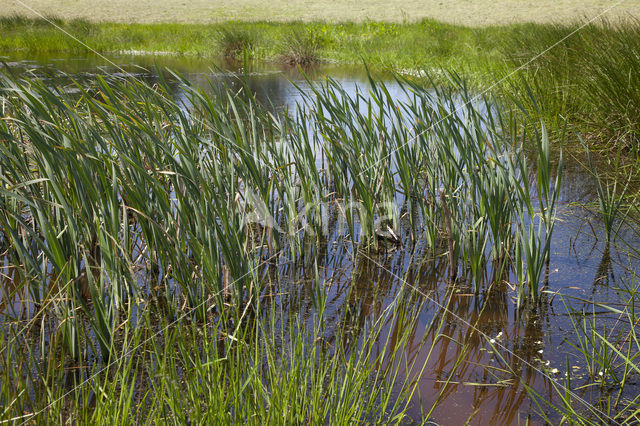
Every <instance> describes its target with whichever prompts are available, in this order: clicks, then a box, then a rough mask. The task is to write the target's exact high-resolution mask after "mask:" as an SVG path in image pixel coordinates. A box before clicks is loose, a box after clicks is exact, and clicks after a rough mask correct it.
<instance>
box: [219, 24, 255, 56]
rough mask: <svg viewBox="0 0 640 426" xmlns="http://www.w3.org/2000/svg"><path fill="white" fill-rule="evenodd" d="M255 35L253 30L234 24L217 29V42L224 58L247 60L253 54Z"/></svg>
mask: <svg viewBox="0 0 640 426" xmlns="http://www.w3.org/2000/svg"><path fill="white" fill-rule="evenodd" d="M256 42H257V37H256V34H255V32H254V31H251V30H247V29H244V28H238V27H236V26H231V25H229V26H226V27H223V28H221V29H220V30H219V33H218V44H219V45H220V51H221V54H222V56H223V57H224V58H226V59H230V60H235V61H238V60H245V61H246V60H247V59H251V58H252V57H253V55H254V48H255V45H256Z"/></svg>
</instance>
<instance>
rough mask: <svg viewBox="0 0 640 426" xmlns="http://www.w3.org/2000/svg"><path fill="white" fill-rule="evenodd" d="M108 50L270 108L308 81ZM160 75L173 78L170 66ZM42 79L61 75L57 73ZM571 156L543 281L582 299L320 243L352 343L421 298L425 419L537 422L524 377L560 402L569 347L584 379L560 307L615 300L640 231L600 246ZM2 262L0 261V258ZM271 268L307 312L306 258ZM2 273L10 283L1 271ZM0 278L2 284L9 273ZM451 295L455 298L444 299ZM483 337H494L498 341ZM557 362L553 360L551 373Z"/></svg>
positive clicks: (334, 318) (330, 316) (334, 314)
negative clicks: (467, 279)
mask: <svg viewBox="0 0 640 426" xmlns="http://www.w3.org/2000/svg"><path fill="white" fill-rule="evenodd" d="M5 60H6V61H7V62H8V64H9V66H10V67H11V68H12V69H13V70H15V71H16V72H21V73H29V72H34V73H37V74H39V75H43V73H44V71H47V72H53V71H55V70H60V71H64V73H68V74H69V75H72V76H74V77H75V78H89V79H90V78H92V77H93V76H94V75H95V74H96V73H110V74H117V73H120V74H122V75H128V74H125V73H123V71H122V70H121V69H119V68H117V67H116V66H114V65H113V64H112V63H110V62H108V61H106V60H104V59H101V58H95V57H87V58H49V57H43V58H35V59H32V60H27V59H25V58H21V57H19V56H12V57H11V58H6V59H5ZM110 60H111V61H113V62H115V63H117V64H118V65H119V66H121V67H124V68H125V69H126V71H127V73H132V74H133V75H135V77H136V78H139V79H142V80H144V81H147V82H150V83H153V82H155V81H157V80H158V78H159V76H158V74H157V72H149V71H145V70H142V69H140V68H139V67H143V68H148V69H151V68H153V66H154V65H158V66H160V67H169V68H171V69H174V70H177V71H179V72H180V73H182V75H183V76H184V77H185V78H187V79H188V80H189V81H191V82H193V83H194V84H205V83H206V84H208V83H207V79H211V80H213V81H214V82H221V83H225V84H228V85H230V86H231V87H233V86H234V85H237V84H239V83H238V80H237V79H238V78H243V79H244V81H245V82H246V84H247V86H248V87H249V88H250V89H251V90H252V91H253V92H254V93H255V94H256V96H257V98H258V99H259V100H260V101H262V102H263V103H265V104H269V105H272V107H273V110H274V111H276V112H278V111H281V110H282V109H283V108H287V107H291V106H293V105H295V103H296V102H301V101H302V97H301V93H300V91H299V90H298V89H297V88H296V87H295V85H297V86H300V87H301V88H302V90H303V91H304V90H305V87H308V82H307V80H306V79H305V78H304V77H303V76H302V75H301V74H300V73H299V72H298V71H297V70H295V69H291V68H282V67H280V66H278V65H271V66H270V65H268V64H266V65H265V64H261V65H252V66H251V67H249V68H246V69H238V68H236V70H235V71H234V72H223V71H220V70H219V69H217V68H216V66H218V65H219V64H214V63H210V62H208V61H204V60H197V59H188V58H175V57H158V58H147V57H138V56H136V57H126V56H112V57H110ZM161 73H162V74H163V76H164V77H165V78H167V79H169V81H172V80H171V78H172V77H171V75H170V74H169V73H167V72H164V71H161ZM306 77H307V78H308V79H309V80H310V81H312V82H313V81H321V80H323V79H324V78H326V77H331V78H333V79H335V80H337V81H338V82H339V83H340V84H341V85H343V87H345V88H347V89H348V90H352V91H354V92H355V90H357V87H366V85H367V77H366V72H365V70H364V69H363V68H362V67H357V66H332V65H323V66H319V67H316V68H314V69H312V70H308V73H307V76H306ZM49 78H58V79H65V78H67V77H65V76H64V75H62V74H61V73H58V74H57V75H54V77H49ZM383 78H384V76H383ZM172 87H175V93H174V96H175V97H176V98H178V99H180V98H181V96H182V94H181V93H180V90H179V86H178V85H177V84H175V86H172ZM387 87H388V89H389V90H390V92H391V93H392V94H394V96H402V95H401V93H400V90H399V88H398V86H397V85H396V84H395V83H394V81H393V80H391V79H390V78H389V80H388V81H387ZM568 157H569V159H568V160H566V166H565V173H564V178H563V188H562V201H563V203H564V205H563V207H562V210H561V218H562V220H561V221H560V222H559V223H558V224H557V225H556V229H555V231H554V237H553V242H552V251H551V252H552V255H551V260H550V264H549V275H548V284H547V286H548V289H549V290H550V291H553V292H560V293H562V294H564V295H566V296H570V297H574V298H579V299H583V300H584V301H581V300H579V299H567V298H565V299H561V297H559V296H555V297H554V296H552V295H546V296H544V298H545V299H546V300H545V301H544V302H543V303H541V305H540V307H539V308H537V309H529V310H524V311H518V310H517V309H516V305H515V303H514V297H515V292H514V291H513V290H512V289H511V288H510V287H509V286H508V285H506V284H505V285H502V286H497V285H496V286H493V287H491V288H490V290H489V291H486V292H484V293H482V294H480V295H479V296H474V295H473V292H472V290H471V289H470V288H466V287H465V285H464V284H456V285H455V286H454V287H452V286H451V285H449V284H447V283H446V275H445V271H446V265H445V264H444V262H439V261H436V260H433V259H431V258H430V256H429V255H428V253H427V250H426V249H425V248H424V247H422V246H421V245H420V244H419V243H418V244H415V245H408V246H405V247H403V248H400V249H394V250H386V251H385V250H381V251H379V252H376V253H368V254H363V255H361V256H360V257H359V258H357V259H356V260H355V261H354V260H352V256H351V253H352V247H351V246H350V244H349V243H348V242H338V243H337V244H329V245H327V246H324V247H317V248H316V250H318V258H319V259H320V264H319V265H318V267H319V271H320V276H321V281H322V282H323V283H325V284H326V288H327V291H328V293H329V294H328V305H327V312H326V318H327V323H330V324H342V325H348V326H349V329H351V330H353V340H354V342H356V343H355V344H357V338H358V333H359V332H360V331H361V330H362V327H363V326H364V324H366V323H367V322H368V321H370V320H371V319H373V318H378V317H379V316H380V315H381V313H382V312H383V311H384V310H385V309H386V308H387V307H389V305H391V304H393V303H407V304H412V305H417V303H418V301H424V305H423V307H422V309H420V310H419V311H417V312H415V315H417V317H418V321H417V325H416V326H415V328H414V329H412V330H411V336H412V340H411V342H410V345H409V349H408V352H407V353H406V357H407V359H409V360H411V361H415V362H416V364H417V365H419V366H421V365H423V364H424V363H425V360H426V359H427V357H428V356H429V353H428V351H429V350H430V346H431V345H430V344H427V345H421V342H425V341H426V342H429V343H430V342H434V341H435V343H434V349H433V351H432V353H431V354H430V356H429V358H428V361H427V362H426V368H425V369H424V371H422V373H421V374H417V373H416V372H415V371H414V372H411V373H409V372H405V374H408V375H409V376H410V377H411V378H413V379H416V380H418V381H419V390H420V395H419V399H421V400H422V402H423V404H424V406H425V407H426V408H427V409H428V408H429V407H431V405H432V404H433V403H434V402H435V401H438V404H437V405H436V408H435V410H434V411H433V415H432V420H433V421H435V422H436V423H438V424H450V425H457V424H464V423H465V422H467V421H470V423H471V424H478V425H485V424H500V425H502V424H520V423H523V422H525V421H527V420H529V421H530V422H532V423H534V424H535V423H542V420H541V418H540V417H539V416H538V415H536V414H535V413H536V411H537V410H539V409H538V407H537V405H536V403H535V402H534V401H533V400H532V399H531V398H530V396H529V393H528V392H527V389H526V387H529V388H531V389H533V390H535V391H536V392H538V393H539V394H540V395H541V396H542V397H543V398H546V399H548V400H550V401H551V402H552V403H558V402H559V401H558V396H557V394H556V393H555V392H554V391H553V386H552V380H557V381H558V383H559V384H560V386H562V384H563V383H564V377H565V372H566V370H567V367H566V361H567V357H568V360H569V364H570V368H571V371H572V373H573V377H574V388H579V387H580V385H582V384H588V383H590V379H589V378H588V377H587V375H586V374H585V371H586V367H585V365H584V359H582V358H581V357H580V356H579V354H578V353H577V352H576V351H575V349H573V348H572V347H571V345H570V343H571V342H575V331H574V329H573V327H572V326H571V323H570V320H569V317H568V315H567V314H568V308H567V306H571V307H572V308H573V309H576V310H580V309H583V308H584V309H588V312H591V307H590V306H591V305H590V304H589V303H588V302H587V301H596V302H602V303H607V304H615V303H618V302H620V300H621V299H620V291H619V288H620V287H621V286H624V285H628V284H627V283H629V282H634V281H635V280H637V278H636V277H635V275H634V274H633V272H632V271H633V270H634V267H637V264H638V259H636V258H635V257H633V256H631V257H630V256H629V255H628V248H627V246H625V244H624V243H623V241H626V242H627V243H631V244H632V245H635V247H637V246H638V245H637V244H635V243H636V242H638V235H637V234H636V232H635V230H633V229H631V228H629V227H622V228H621V230H620V236H619V237H618V238H617V239H616V240H615V241H614V244H612V245H611V246H610V247H609V248H608V249H607V246H606V244H605V238H604V231H603V227H602V225H601V222H600V219H599V217H598V216H597V215H596V214H593V213H591V212H590V211H589V210H587V209H585V208H583V207H582V206H581V204H587V203H591V202H593V201H594V197H595V196H596V189H595V188H596V187H595V182H594V180H593V178H592V175H591V172H590V171H589V170H587V169H586V168H585V167H583V166H582V165H581V164H580V162H579V161H574V160H571V157H570V156H568ZM6 266H8V265H1V264H0V268H2V267H6ZM278 269H279V271H278V272H279V275H280V276H281V277H282V278H283V281H284V282H285V284H283V288H281V289H279V291H278V294H277V296H275V297H274V303H278V304H280V305H281V306H283V307H288V308H290V310H288V311H287V310H285V311H287V312H288V314H289V315H300V316H302V317H303V318H305V319H306V320H307V321H309V322H312V321H314V309H313V303H312V300H311V297H310V294H311V287H312V285H313V284H312V281H313V280H312V279H311V276H312V275H313V269H312V268H311V267H310V265H304V264H300V265H291V264H287V265H281V266H279V267H278ZM1 271H2V269H0V272H1ZM405 277H406V278H407V279H406V282H405V279H404V278H405ZM0 280H3V281H6V280H4V278H2V275H0ZM2 285H5V286H8V285H10V282H6V283H4V284H2ZM401 293H402V296H400V297H399V296H398V295H399V294H401ZM412 296H413V297H412ZM415 296H417V298H416V297H415ZM448 296H451V299H450V302H449V303H447V299H448ZM563 301H564V302H565V303H566V305H565V303H563ZM595 315H596V317H597V321H598V324H599V325H602V326H605V325H608V326H610V325H612V324H613V323H614V322H615V320H616V318H615V317H613V316H612V315H611V314H608V313H606V312H605V311H602V310H599V312H596V314H595ZM443 317H444V318H445V323H444V328H443V329H442V330H438V329H436V328H435V327H434V326H432V325H431V323H432V320H433V319H434V318H443ZM393 327H397V324H396V323H395V322H393V321H389V324H388V325H387V328H386V329H385V332H386V333H391V334H392V335H394V334H397V333H399V332H400V331H401V330H394V329H393ZM386 333H383V335H386ZM485 335H486V336H490V337H491V338H493V339H494V340H495V344H494V346H493V347H492V345H491V344H489V343H488V342H487V339H486V338H485V337H484V336H485ZM553 369H558V373H555V372H553ZM447 381H448V384H447ZM626 392H627V393H629V395H631V396H635V395H634V393H635V394H637V393H638V392H640V383H638V382H636V383H635V384H634V383H631V384H630V385H629V386H628V387H627V390H626ZM598 396H599V394H598V392H596V391H595V390H594V389H593V388H590V387H586V388H583V389H582V390H579V391H576V392H575V395H574V398H575V399H576V400H575V401H574V406H575V407H576V409H577V410H581V408H580V406H581V405H586V404H592V403H593V402H594V399H595V398H597V397H598ZM580 398H582V399H584V401H581V400H580ZM419 399H418V398H416V401H415V402H416V403H415V404H414V406H413V409H412V412H411V415H412V416H413V417H414V418H415V419H416V420H417V419H419V418H420V417H421V416H422V415H423V413H424V412H423V411H421V409H420V407H419V404H418V401H419ZM544 408H545V410H546V411H547V414H548V415H549V416H550V417H551V418H552V419H556V420H559V418H558V417H557V415H556V414H555V413H554V412H553V410H552V409H551V408H548V407H544Z"/></svg>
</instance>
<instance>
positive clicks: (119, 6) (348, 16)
mask: <svg viewBox="0 0 640 426" xmlns="http://www.w3.org/2000/svg"><path fill="white" fill-rule="evenodd" d="M616 3H618V2H614V1H603V0H537V1H525V0H496V1H493V2H491V3H490V6H489V3H488V2H486V1H484V0H385V1H382V0H361V1H354V0H350V1H335V0H323V1H304V0H294V1H288V0H272V1H266V0H218V1H215V2H211V1H208V0H194V1H186V0H166V1H160V0H140V1H135V2H133V1H128V0H113V1H109V2H105V1H96V0H62V1H54V0H2V1H0V16H12V15H15V14H20V15H24V16H27V17H37V15H36V13H34V11H36V12H38V13H40V14H43V15H49V16H57V17H61V18H64V19H88V20H90V21H94V22H96V21H110V22H138V23H158V22H179V23H212V22H220V21H227V20H243V21H257V20H260V21H263V20H267V21H278V22H283V21H296V20H300V21H305V22H309V21H333V22H361V21H365V20H374V21H390V22H406V21H408V22H414V21H418V20H421V19H424V18H433V19H436V20H439V21H443V22H448V23H455V24H462V25H473V26H476V25H493V24H506V23H514V22H538V23H541V22H546V23H548V22H563V23H566V22H567V21H568V20H575V19H584V18H591V17H594V16H596V15H599V14H601V13H603V12H605V11H606V15H607V16H608V17H610V18H616V17H625V16H629V15H632V16H639V14H640V0H626V1H622V2H619V3H620V4H618V5H616ZM614 5H615V7H612V6H614ZM30 9H32V10H30ZM609 9H610V10H609Z"/></svg>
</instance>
